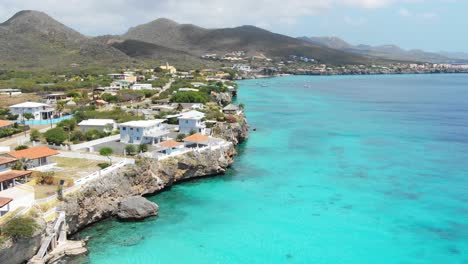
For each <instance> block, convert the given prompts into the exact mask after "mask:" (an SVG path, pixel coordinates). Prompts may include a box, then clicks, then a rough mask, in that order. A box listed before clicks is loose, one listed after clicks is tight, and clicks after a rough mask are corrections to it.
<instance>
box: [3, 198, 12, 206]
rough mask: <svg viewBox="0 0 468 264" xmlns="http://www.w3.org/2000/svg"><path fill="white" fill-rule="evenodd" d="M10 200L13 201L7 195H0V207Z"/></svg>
mask: <svg viewBox="0 0 468 264" xmlns="http://www.w3.org/2000/svg"><path fill="white" fill-rule="evenodd" d="M11 201H13V199H12V198H8V197H0V208H2V207H3V206H5V205H7V204H9V203H11Z"/></svg>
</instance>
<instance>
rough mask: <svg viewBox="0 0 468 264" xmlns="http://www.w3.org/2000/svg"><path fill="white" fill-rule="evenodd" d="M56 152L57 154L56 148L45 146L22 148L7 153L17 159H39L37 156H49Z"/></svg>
mask: <svg viewBox="0 0 468 264" xmlns="http://www.w3.org/2000/svg"><path fill="white" fill-rule="evenodd" d="M57 154H59V152H58V151H57V150H55V149H51V148H49V147H46V146H40V147H32V148H28V149H22V150H18V151H13V152H10V153H8V155H10V156H12V157H14V158H17V159H22V158H26V159H39V158H44V157H49V156H53V155H57Z"/></svg>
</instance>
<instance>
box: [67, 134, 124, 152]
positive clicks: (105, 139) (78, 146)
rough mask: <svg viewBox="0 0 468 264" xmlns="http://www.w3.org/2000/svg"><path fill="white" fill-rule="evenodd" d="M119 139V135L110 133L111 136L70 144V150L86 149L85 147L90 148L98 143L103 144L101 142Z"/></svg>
mask: <svg viewBox="0 0 468 264" xmlns="http://www.w3.org/2000/svg"><path fill="white" fill-rule="evenodd" d="M119 139H120V135H112V136H108V137H104V138H100V139H96V140H92V141H88V142H84V143H81V144H76V145H71V146H70V150H72V151H74V150H79V149H86V148H90V147H93V146H96V145H99V144H103V143H107V142H111V141H117V140H119Z"/></svg>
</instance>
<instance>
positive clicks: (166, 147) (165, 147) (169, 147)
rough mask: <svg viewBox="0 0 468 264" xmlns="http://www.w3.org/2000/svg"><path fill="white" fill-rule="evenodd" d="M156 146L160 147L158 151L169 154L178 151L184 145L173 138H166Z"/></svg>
mask: <svg viewBox="0 0 468 264" xmlns="http://www.w3.org/2000/svg"><path fill="white" fill-rule="evenodd" d="M158 147H159V148H160V150H159V152H161V153H164V154H168V155H169V154H172V153H176V152H178V151H180V150H181V149H182V148H183V147H184V144H183V143H181V142H177V141H174V140H168V141H164V142H161V143H159V144H158Z"/></svg>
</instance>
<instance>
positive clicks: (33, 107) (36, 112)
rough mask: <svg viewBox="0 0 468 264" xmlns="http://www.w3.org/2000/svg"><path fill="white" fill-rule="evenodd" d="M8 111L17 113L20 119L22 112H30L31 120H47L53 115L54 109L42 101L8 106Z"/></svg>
mask: <svg viewBox="0 0 468 264" xmlns="http://www.w3.org/2000/svg"><path fill="white" fill-rule="evenodd" d="M10 113H11V114H13V115H18V119H19V120H22V119H25V118H24V114H31V115H32V117H33V118H32V119H33V120H48V119H51V118H52V116H53V115H54V109H53V108H52V107H51V106H50V105H48V104H43V103H35V102H24V103H21V104H15V105H12V106H10Z"/></svg>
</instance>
